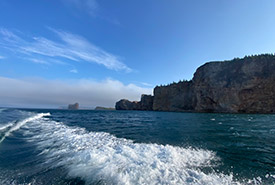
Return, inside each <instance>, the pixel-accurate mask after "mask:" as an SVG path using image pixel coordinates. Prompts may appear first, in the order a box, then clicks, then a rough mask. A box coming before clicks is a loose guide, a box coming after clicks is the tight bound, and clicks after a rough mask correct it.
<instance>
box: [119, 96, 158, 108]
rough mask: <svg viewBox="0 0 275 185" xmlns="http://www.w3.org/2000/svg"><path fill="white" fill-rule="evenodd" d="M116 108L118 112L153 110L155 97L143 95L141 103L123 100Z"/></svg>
mask: <svg viewBox="0 0 275 185" xmlns="http://www.w3.org/2000/svg"><path fill="white" fill-rule="evenodd" d="M115 107H116V110H153V96H151V95H145V94H143V95H141V100H140V101H129V100H126V99H122V100H120V101H118V102H116V106H115Z"/></svg>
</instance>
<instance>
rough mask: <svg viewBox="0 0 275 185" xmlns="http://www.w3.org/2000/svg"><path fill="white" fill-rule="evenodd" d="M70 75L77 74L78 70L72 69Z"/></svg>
mask: <svg viewBox="0 0 275 185" xmlns="http://www.w3.org/2000/svg"><path fill="white" fill-rule="evenodd" d="M70 72H71V73H78V70H77V69H72V70H70Z"/></svg>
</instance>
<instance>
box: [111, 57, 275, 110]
mask: <svg viewBox="0 0 275 185" xmlns="http://www.w3.org/2000/svg"><path fill="white" fill-rule="evenodd" d="M116 110H153V111H179V112H181V111H182V112H217V113H275V55H273V54H262V55H255V56H248V57H244V58H242V59H239V58H236V59H233V60H230V61H223V62H208V63H206V64H204V65H202V66H200V67H199V68H198V69H197V70H196V72H195V73H194V77H193V78H192V80H190V81H180V82H178V83H172V84H169V85H166V86H156V87H155V88H154V95H153V96H151V95H142V97H141V100H140V101H133V102H131V101H129V100H126V99H122V100H120V101H118V102H117V103H116Z"/></svg>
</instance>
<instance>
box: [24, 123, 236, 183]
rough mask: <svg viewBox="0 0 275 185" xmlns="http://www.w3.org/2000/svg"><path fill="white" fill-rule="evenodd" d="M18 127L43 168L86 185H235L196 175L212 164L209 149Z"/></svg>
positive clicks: (52, 126) (61, 128)
mask: <svg viewBox="0 0 275 185" xmlns="http://www.w3.org/2000/svg"><path fill="white" fill-rule="evenodd" d="M24 128H26V130H28V132H26V133H25V136H26V137H27V138H28V141H29V142H33V143H35V144H36V145H37V148H38V149H39V150H41V151H42V152H41V154H40V155H41V156H43V157H45V163H47V164H48V165H50V166H52V168H55V167H64V168H66V169H67V170H68V176H70V177H72V178H74V177H79V178H81V179H83V180H85V182H86V183H87V184H90V183H98V182H101V183H103V184H104V183H105V184H240V183H239V182H235V181H233V175H224V174H222V173H220V174H218V173H215V172H211V173H208V174H207V173H204V172H203V171H201V168H203V167H212V165H215V161H216V160H218V158H217V156H216V155H215V153H214V152H212V151H209V150H203V149H195V148H182V147H175V146H170V145H158V144H145V143H133V141H131V140H127V139H123V138H117V137H115V136H113V135H110V134H108V133H104V132H87V131H86V130H85V129H83V128H79V127H68V126H66V125H64V124H62V123H58V122H55V121H52V120H50V119H48V118H40V119H37V120H35V121H33V122H30V123H29V124H26V125H25V126H24ZM24 130H25V129H24ZM32 130H35V131H36V132H34V133H31V132H32Z"/></svg>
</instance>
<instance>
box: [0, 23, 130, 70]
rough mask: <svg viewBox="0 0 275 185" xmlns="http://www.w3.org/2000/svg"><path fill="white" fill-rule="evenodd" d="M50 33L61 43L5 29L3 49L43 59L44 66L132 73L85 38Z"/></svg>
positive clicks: (0, 34)
mask: <svg viewBox="0 0 275 185" xmlns="http://www.w3.org/2000/svg"><path fill="white" fill-rule="evenodd" d="M49 30H51V31H52V32H53V33H55V35H56V36H57V37H58V39H59V41H53V40H50V39H47V38H45V37H32V38H23V37H20V34H15V33H14V32H11V31H9V30H7V29H4V28H1V29H0V47H2V48H5V49H9V50H10V51H12V52H17V53H20V54H22V55H24V58H37V57H43V58H44V64H45V62H48V61H52V60H53V59H60V58H63V59H65V60H70V61H75V62H90V63H97V64H100V65H103V66H105V67H106V68H108V69H110V70H115V71H125V72H131V71H132V69H131V68H129V67H128V66H127V65H125V64H124V63H123V62H122V61H121V60H120V59H119V57H117V56H115V55H113V54H111V53H108V52H107V51H105V50H103V49H101V48H100V47H97V46H96V45H94V44H92V43H91V42H89V41H88V40H87V39H85V38H84V37H81V36H79V35H76V34H72V33H69V32H65V31H60V30H55V29H52V28H49ZM40 61H41V60H40ZM33 62H34V61H33Z"/></svg>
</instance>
